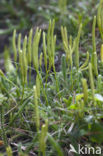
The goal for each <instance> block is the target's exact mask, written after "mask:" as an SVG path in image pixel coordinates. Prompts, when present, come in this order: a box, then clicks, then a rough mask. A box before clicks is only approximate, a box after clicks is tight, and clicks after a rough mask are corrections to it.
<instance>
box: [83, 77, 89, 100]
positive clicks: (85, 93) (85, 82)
mask: <svg viewBox="0 0 103 156" xmlns="http://www.w3.org/2000/svg"><path fill="white" fill-rule="evenodd" d="M82 86H83V94H84V103H87V101H88V86H87V80H86V79H84V78H82Z"/></svg>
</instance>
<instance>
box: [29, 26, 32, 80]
mask: <svg viewBox="0 0 103 156" xmlns="http://www.w3.org/2000/svg"><path fill="white" fill-rule="evenodd" d="M32 37H33V29H31V30H30V32H29V37H28V65H29V67H30V68H29V79H30V80H29V82H30V81H31V62H32Z"/></svg>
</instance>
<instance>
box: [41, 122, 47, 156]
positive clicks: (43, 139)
mask: <svg viewBox="0 0 103 156" xmlns="http://www.w3.org/2000/svg"><path fill="white" fill-rule="evenodd" d="M47 133H48V120H46V123H45V124H44V125H42V128H41V135H40V151H41V152H42V154H43V156H46V140H47Z"/></svg>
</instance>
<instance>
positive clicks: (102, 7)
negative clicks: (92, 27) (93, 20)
mask: <svg viewBox="0 0 103 156" xmlns="http://www.w3.org/2000/svg"><path fill="white" fill-rule="evenodd" d="M97 23H98V28H99V31H100V34H101V38H102V41H103V0H100V3H99V7H98V12H97Z"/></svg>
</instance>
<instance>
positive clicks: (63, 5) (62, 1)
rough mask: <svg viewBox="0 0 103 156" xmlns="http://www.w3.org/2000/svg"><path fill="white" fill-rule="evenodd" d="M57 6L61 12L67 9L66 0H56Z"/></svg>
mask: <svg viewBox="0 0 103 156" xmlns="http://www.w3.org/2000/svg"><path fill="white" fill-rule="evenodd" d="M58 6H59V8H60V10H61V12H62V13H63V12H64V11H66V10H67V0H58Z"/></svg>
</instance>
